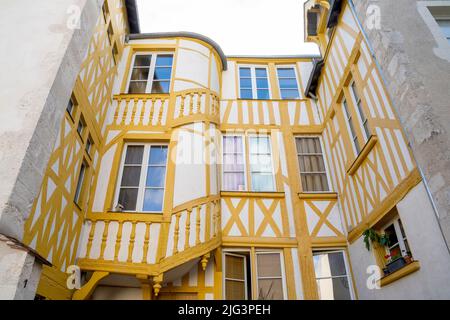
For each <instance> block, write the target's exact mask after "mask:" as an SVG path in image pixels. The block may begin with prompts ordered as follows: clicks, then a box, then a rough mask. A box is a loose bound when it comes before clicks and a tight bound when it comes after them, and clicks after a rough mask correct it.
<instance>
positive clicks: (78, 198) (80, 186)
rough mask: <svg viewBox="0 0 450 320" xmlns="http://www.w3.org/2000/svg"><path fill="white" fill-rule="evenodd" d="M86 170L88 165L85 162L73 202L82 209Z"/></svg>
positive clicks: (79, 175)
mask: <svg viewBox="0 0 450 320" xmlns="http://www.w3.org/2000/svg"><path fill="white" fill-rule="evenodd" d="M86 170H87V164H86V163H85V162H84V161H83V162H82V163H81V168H80V172H79V174H78V181H77V187H76V189H75V196H74V198H73V201H74V202H75V203H76V204H77V205H78V206H80V207H81V200H82V193H83V189H84V188H83V186H84V184H85V183H84V180H85V176H86Z"/></svg>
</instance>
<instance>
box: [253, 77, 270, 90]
mask: <svg viewBox="0 0 450 320" xmlns="http://www.w3.org/2000/svg"><path fill="white" fill-rule="evenodd" d="M256 87H257V88H263V89H267V88H268V87H269V82H268V81H267V78H257V79H256Z"/></svg>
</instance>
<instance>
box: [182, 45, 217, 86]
mask: <svg viewBox="0 0 450 320" xmlns="http://www.w3.org/2000/svg"><path fill="white" fill-rule="evenodd" d="M208 69H209V58H206V57H205V56H203V55H201V54H199V53H197V52H194V51H191V50H184V49H181V48H180V49H179V50H178V56H177V67H176V70H175V72H176V74H175V77H176V78H184V79H189V80H193V81H195V82H198V83H200V84H201V85H203V86H205V87H208ZM200 88H201V87H200Z"/></svg>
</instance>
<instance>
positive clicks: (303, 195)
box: [298, 192, 338, 200]
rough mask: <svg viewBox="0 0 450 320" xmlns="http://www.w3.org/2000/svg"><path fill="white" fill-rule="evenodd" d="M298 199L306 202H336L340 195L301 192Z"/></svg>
mask: <svg viewBox="0 0 450 320" xmlns="http://www.w3.org/2000/svg"><path fill="white" fill-rule="evenodd" d="M298 197H299V198H300V199H305V200H309V199H313V200H322V199H323V200H336V199H337V198H338V194H337V193H336V192H300V193H299V194H298Z"/></svg>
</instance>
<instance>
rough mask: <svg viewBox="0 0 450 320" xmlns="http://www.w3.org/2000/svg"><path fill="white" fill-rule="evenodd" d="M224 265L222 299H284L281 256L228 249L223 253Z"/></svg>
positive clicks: (268, 252) (285, 295) (262, 250)
mask: <svg viewBox="0 0 450 320" xmlns="http://www.w3.org/2000/svg"><path fill="white" fill-rule="evenodd" d="M223 261H224V266H223V268H224V269H223V274H224V297H225V299H231V300H246V299H259V300H280V299H285V298H286V297H287V294H286V281H285V275H284V264H283V255H282V253H281V252H279V251H275V250H272V251H268V250H264V249H256V250H255V252H254V253H252V252H251V251H250V250H248V249H247V250H246V249H236V250H234V249H228V250H225V251H224V259H223ZM253 270H254V271H253ZM253 272H255V273H256V274H253ZM252 279H254V281H252Z"/></svg>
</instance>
